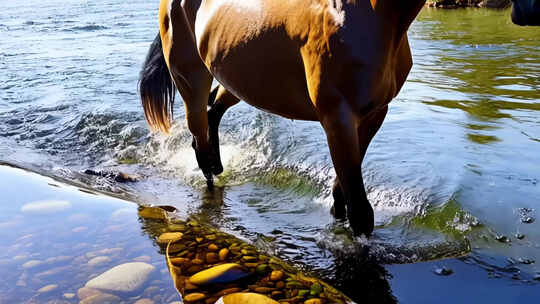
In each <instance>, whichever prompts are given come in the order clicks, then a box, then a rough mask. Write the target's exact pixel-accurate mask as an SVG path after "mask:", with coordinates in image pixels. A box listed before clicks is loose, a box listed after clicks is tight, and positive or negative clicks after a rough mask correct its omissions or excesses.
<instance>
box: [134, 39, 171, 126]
mask: <svg viewBox="0 0 540 304" xmlns="http://www.w3.org/2000/svg"><path fill="white" fill-rule="evenodd" d="M175 89H176V87H175V85H174V82H173V80H172V78H171V74H170V73H169V68H168V67H167V63H166V62H165V56H164V55H163V47H162V45H161V37H160V35H159V33H158V34H157V36H156V39H154V42H152V45H150V50H149V51H148V54H147V55H146V60H145V62H144V65H143V68H142V70H141V72H140V75H139V92H140V94H141V101H142V106H143V109H144V116H145V118H146V121H147V122H148V125H149V126H150V128H151V129H152V130H159V131H162V132H165V133H169V130H170V128H171V124H172V117H173V105H174V96H175V93H176V91H175Z"/></svg>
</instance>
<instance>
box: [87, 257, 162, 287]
mask: <svg viewBox="0 0 540 304" xmlns="http://www.w3.org/2000/svg"><path fill="white" fill-rule="evenodd" d="M154 270H155V267H154V266H152V265H150V264H147V263H143V262H133V263H125V264H122V265H118V266H116V267H113V268H111V269H109V270H107V271H106V272H104V273H102V274H101V275H99V276H97V277H95V278H93V279H92V280H90V281H88V282H87V283H86V287H90V288H95V289H100V290H105V291H115V292H133V291H136V290H137V289H139V288H140V287H142V286H143V284H144V283H145V282H146V281H147V280H148V278H149V276H150V274H151V273H152V272H153V271H154Z"/></svg>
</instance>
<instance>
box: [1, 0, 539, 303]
mask: <svg viewBox="0 0 540 304" xmlns="http://www.w3.org/2000/svg"><path fill="white" fill-rule="evenodd" d="M37 8H39V9H37ZM156 13H157V3H148V2H145V1H133V2H130V3H127V2H118V1H113V0H100V1H95V2H88V1H26V2H24V3H15V2H11V1H9V2H3V3H1V4H0V32H1V35H2V38H3V41H2V44H1V45H0V67H1V68H2V70H3V71H4V73H2V74H0V86H1V87H0V160H4V161H12V162H17V163H22V164H25V165H27V166H32V167H34V168H37V169H39V170H44V171H47V172H48V173H49V174H53V175H56V176H60V177H64V178H68V179H71V180H75V181H78V182H81V183H83V184H85V185H88V186H89V187H92V188H94V189H99V190H102V191H107V192H111V193H115V194H116V195H119V196H121V197H128V198H130V199H133V200H135V201H139V202H150V203H166V204H168V205H174V206H176V207H178V209H179V210H180V211H181V212H182V213H184V215H188V214H196V215H198V216H200V217H201V218H203V219H205V220H207V221H209V222H210V223H213V224H214V225H216V226H219V227H221V228H222V229H224V230H226V231H229V232H232V233H233V234H236V235H238V236H242V237H244V238H247V239H249V240H251V241H253V242H255V243H256V244H257V245H258V246H260V247H263V248H266V249H267V250H269V251H272V252H274V253H276V254H277V255H278V256H280V257H283V258H285V259H287V260H289V261H293V262H294V263H296V264H297V265H300V266H303V267H306V268H309V269H314V270H316V271H318V272H319V273H321V274H322V275H324V276H325V277H326V278H328V279H330V280H334V282H335V283H336V285H338V286H341V287H342V288H343V289H345V290H344V292H345V293H347V292H348V291H349V292H350V293H354V292H353V290H352V288H354V287H353V286H354V285H353V284H352V283H351V281H354V278H355V277H354V275H353V276H351V277H348V274H349V272H347V271H344V268H346V266H344V264H345V265H346V263H343V261H347V262H349V263H353V262H356V263H357V264H359V265H360V266H358V267H352V269H354V270H357V271H360V270H359V269H361V265H362V261H363V259H362V258H358V256H360V253H361V252H363V249H364V247H363V246H361V245H360V244H359V243H358V242H356V241H353V240H351V238H350V234H349V233H348V231H347V229H346V227H343V226H342V225H341V224H339V223H337V224H336V223H334V222H333V220H332V218H331V216H330V215H329V212H328V210H329V206H330V203H331V200H330V196H329V186H330V185H331V182H332V180H333V177H334V172H333V168H332V164H331V160H330V157H329V154H328V152H327V147H326V140H325V138H324V135H323V132H322V129H321V128H320V126H319V125H318V124H316V123H311V122H300V121H290V120H286V119H282V118H279V117H276V116H273V115H270V114H266V113H263V112H260V111H258V110H255V109H254V108H251V107H249V106H247V105H244V104H241V105H238V106H235V107H234V108H232V109H231V110H229V112H228V113H227V114H226V116H225V118H224V120H223V123H222V125H221V128H220V131H221V138H222V140H221V141H222V158H223V163H224V166H225V172H224V174H223V175H222V176H221V177H220V178H219V179H218V180H217V184H218V185H219V186H220V187H218V188H217V190H216V191H215V192H214V193H208V192H206V191H205V190H204V180H203V179H202V175H201V174H200V171H198V170H197V168H196V162H195V158H194V155H193V152H192V150H191V148H190V145H189V143H190V136H189V133H188V132H187V130H186V128H185V126H184V123H183V109H182V108H181V106H178V107H177V108H176V113H177V114H176V118H177V125H176V126H175V128H174V130H173V134H172V136H170V137H168V138H166V137H164V136H162V135H159V134H150V133H149V132H148V130H147V128H146V126H145V123H144V119H143V115H142V109H141V107H140V104H139V100H138V96H137V92H136V82H137V77H138V71H139V69H140V66H141V64H142V61H143V59H144V56H145V53H146V51H147V49H148V46H149V43H150V42H151V40H152V39H153V38H154V36H155V34H156V33H157V20H156V17H155V15H156ZM539 31H540V30H539V29H537V28H521V27H517V26H514V25H512V24H511V22H510V19H509V11H505V10H503V11H491V10H451V11H439V10H424V11H423V12H422V14H421V15H420V17H419V18H418V20H417V21H416V22H415V23H414V24H413V26H412V27H411V29H410V31H409V35H410V40H411V47H412V53H413V57H414V61H415V65H414V67H413V70H412V72H411V74H410V76H409V78H408V82H407V83H406V85H405V87H404V88H403V90H402V92H401V93H400V95H399V96H398V97H397V98H396V100H395V101H394V102H393V103H392V105H391V108H390V113H389V115H388V117H387V119H386V121H385V123H384V125H383V127H382V129H381V131H380V132H379V134H378V135H377V136H376V137H375V139H374V142H373V143H372V145H371V147H370V149H369V151H368V155H367V157H366V161H365V163H364V176H365V179H366V186H367V188H368V192H369V194H368V195H369V198H370V201H371V203H372V204H373V205H374V208H375V212H376V222H377V225H378V226H377V229H376V231H375V235H374V237H373V239H372V240H370V245H371V251H370V253H369V259H375V260H376V261H378V262H381V263H385V264H400V263H410V262H420V261H432V260H437V259H440V258H444V257H454V256H462V255H465V254H466V255H467V257H466V258H464V259H462V260H453V261H457V263H462V264H459V265H472V266H471V267H472V268H470V269H474V270H475V271H476V270H479V272H477V273H479V277H480V278H484V279H485V280H486V281H485V282H486V284H487V285H488V286H491V285H490V284H491V283H490V282H492V281H493V280H490V279H489V278H493V277H494V278H496V281H497V282H502V283H500V284H502V285H505V286H506V285H512V286H514V285H518V286H519V287H520V288H525V289H527V288H529V287H530V288H538V286H536V287H533V286H535V285H534V283H535V281H532V280H531V279H532V278H533V277H534V276H535V274H536V272H538V271H540V268H539V266H538V263H532V264H524V263H520V262H519V261H520V259H521V261H527V260H531V261H539V260H540V232H539V231H540V229H539V228H540V224H539V221H533V222H532V223H524V222H522V219H526V217H532V218H536V217H538V216H539V213H538V212H539V211H538V208H539V204H540V189H539V188H538V187H540V186H539V185H538V181H539V180H540V175H539V174H540V173H539V172H540V161H539V158H538V155H539V152H540V135H539V133H538V125H539V123H540V119H539V117H540V116H539V111H540V91H539V86H540V56H539V55H540V42H539V41H538V39H537V37H538V35H539V34H540V32H539ZM89 167H91V168H95V167H97V168H107V169H110V170H123V171H127V172H130V173H134V174H137V175H139V176H141V180H140V181H139V182H137V183H133V184H129V185H119V184H117V183H114V182H112V181H109V180H107V179H104V178H95V177H90V176H85V175H84V174H82V173H81V172H82V171H83V170H84V169H86V168H89ZM529 209H530V211H529ZM516 233H522V234H523V235H524V236H525V237H524V238H523V239H522V240H519V239H517V238H516V237H515V234H516ZM501 236H506V239H508V240H509V242H504V241H505V239H504V238H501ZM497 238H498V239H499V240H501V241H503V242H501V241H498V240H497ZM509 259H510V260H509ZM396 267H398V268H399V266H396ZM389 269H390V270H391V272H392V271H393V269H394V268H392V267H390V268H389ZM467 269H468V268H467ZM464 271H465V270H464ZM430 275H433V276H434V274H430ZM516 275H517V279H518V280H515V279H516V277H515V276H516ZM401 276H402V275H400V276H399V277H396V276H394V279H393V281H391V282H392V284H393V285H392V288H393V291H394V293H395V294H396V297H397V298H398V299H401V298H400V295H403V300H404V301H405V300H406V299H407V298H406V296H405V295H406V291H407V290H409V289H407V288H408V287H406V286H405V285H400V284H401V283H400V282H402V281H400V278H401ZM344 277H347V278H344ZM450 277H452V276H450ZM456 277H457V276H456ZM512 277H514V279H512ZM521 280H525V282H522V281H521ZM520 288H518V287H514V288H511V289H510V290H511V291H515V292H519V290H521V289H520ZM347 289H349V290H347ZM501 290H502V289H501ZM355 294H357V293H355Z"/></svg>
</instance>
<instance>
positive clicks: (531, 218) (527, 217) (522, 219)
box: [521, 216, 534, 224]
mask: <svg viewBox="0 0 540 304" xmlns="http://www.w3.org/2000/svg"><path fill="white" fill-rule="evenodd" d="M521 222H522V223H525V224H530V223H533V222H534V218H533V217H531V216H526V217H523V218H521Z"/></svg>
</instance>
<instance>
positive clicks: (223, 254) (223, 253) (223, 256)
mask: <svg viewBox="0 0 540 304" xmlns="http://www.w3.org/2000/svg"><path fill="white" fill-rule="evenodd" d="M228 255H229V249H227V248H223V249H221V250H220V251H219V260H220V261H225V259H227V256H228Z"/></svg>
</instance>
